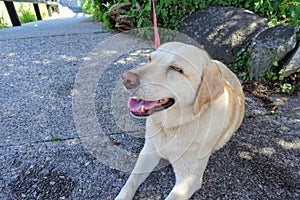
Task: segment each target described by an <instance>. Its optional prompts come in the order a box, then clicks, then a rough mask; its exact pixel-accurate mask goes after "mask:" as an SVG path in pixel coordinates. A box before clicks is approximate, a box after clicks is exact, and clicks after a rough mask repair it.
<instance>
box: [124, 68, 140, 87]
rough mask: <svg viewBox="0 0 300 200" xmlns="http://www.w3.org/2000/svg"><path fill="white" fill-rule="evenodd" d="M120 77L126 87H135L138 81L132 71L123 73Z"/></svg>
mask: <svg viewBox="0 0 300 200" xmlns="http://www.w3.org/2000/svg"><path fill="white" fill-rule="evenodd" d="M122 79H123V84H124V86H125V87H126V88H127V89H132V88H135V87H137V86H138V85H139V83H140V80H139V77H138V75H137V74H135V73H132V72H125V73H123V74H122Z"/></svg>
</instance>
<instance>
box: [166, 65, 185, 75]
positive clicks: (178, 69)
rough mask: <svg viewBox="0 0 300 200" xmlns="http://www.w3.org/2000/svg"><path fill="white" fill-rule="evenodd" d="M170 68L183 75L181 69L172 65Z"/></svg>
mask: <svg viewBox="0 0 300 200" xmlns="http://www.w3.org/2000/svg"><path fill="white" fill-rule="evenodd" d="M169 68H170V69H171V70H174V71H176V72H179V73H181V74H183V70H182V69H181V68H180V67H176V66H173V65H171V66H169Z"/></svg>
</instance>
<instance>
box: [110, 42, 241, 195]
mask: <svg viewBox="0 0 300 200" xmlns="http://www.w3.org/2000/svg"><path fill="white" fill-rule="evenodd" d="M150 58H151V59H150V62H149V63H148V64H147V65H146V66H144V67H140V68H137V69H134V70H131V71H130V72H132V73H134V74H136V75H137V76H138V77H139V85H138V87H136V88H134V89H130V90H129V92H131V93H132V96H135V97H138V98H140V99H144V100H149V101H150V100H151V101H152V100H159V99H163V98H173V99H174V100H175V104H174V105H173V106H172V107H170V108H168V109H165V110H162V111H159V112H154V113H153V114H152V115H150V116H149V117H148V118H147V122H146V135H145V145H144V147H143V149H142V151H141V153H140V156H139V158H138V160H137V163H136V166H135V168H134V169H133V171H132V173H131V175H130V177H129V179H128V180H127V182H126V184H125V186H124V187H123V188H122V190H121V192H120V193H119V195H118V196H117V197H116V198H115V199H116V200H121V199H122V200H130V199H132V198H133V196H134V194H135V192H136V190H137V188H138V186H139V185H140V184H141V183H142V182H143V181H144V180H145V179H146V178H147V176H148V175H149V173H150V172H151V171H152V170H153V169H154V167H155V166H156V165H157V164H158V162H159V160H160V159H161V158H163V159H167V160H169V161H170V163H171V164H172V167H173V169H174V172H175V175H176V184H175V186H174V188H173V189H172V191H171V192H170V194H169V195H168V196H167V198H166V200H185V199H189V198H190V197H191V196H192V195H193V193H194V192H195V191H197V190H198V189H200V187H201V183H202V176H203V173H204V170H205V168H206V165H207V162H208V160H209V157H210V155H211V154H212V153H213V152H214V151H215V150H218V149H220V148H221V147H223V146H224V145H225V144H226V142H227V141H228V140H229V139H230V137H231V136H232V134H233V133H234V132H235V131H236V130H237V129H238V128H239V126H240V124H241V122H242V119H243V115H244V95H243V91H242V88H241V85H240V82H239V80H238V79H237V77H236V76H235V75H234V74H233V73H232V72H231V71H230V70H229V69H228V68H227V67H226V66H225V65H224V64H222V63H220V62H218V61H214V60H211V59H210V57H209V56H208V55H207V53H206V52H205V51H203V50H200V49H198V48H196V47H194V46H190V45H186V44H183V43H179V42H170V43H166V44H164V45H162V46H161V47H160V48H158V49H157V50H156V51H154V52H153V53H151V56H150ZM174 67H176V69H177V68H180V69H182V70H183V73H181V72H178V71H176V70H174Z"/></svg>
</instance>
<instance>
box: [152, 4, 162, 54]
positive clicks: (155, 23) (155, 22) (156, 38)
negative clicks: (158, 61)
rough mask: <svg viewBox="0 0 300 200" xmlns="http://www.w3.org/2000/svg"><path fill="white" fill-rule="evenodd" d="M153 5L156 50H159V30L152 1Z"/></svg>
mask: <svg viewBox="0 0 300 200" xmlns="http://www.w3.org/2000/svg"><path fill="white" fill-rule="evenodd" d="M152 5H153V26H154V41H155V48H156V49H157V48H158V47H159V46H160V39H159V34H158V30H157V20H156V12H155V4H154V0H152Z"/></svg>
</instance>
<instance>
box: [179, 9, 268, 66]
mask: <svg viewBox="0 0 300 200" xmlns="http://www.w3.org/2000/svg"><path fill="white" fill-rule="evenodd" d="M266 28H267V19H266V18H262V17H260V16H258V15H257V14H254V13H253V12H250V11H246V10H245V11H241V10H240V9H239V8H234V7H220V6H214V7H209V8H207V9H206V10H205V11H203V12H195V13H194V14H192V15H190V16H189V17H187V18H186V19H185V21H184V22H183V23H182V25H181V26H180V28H179V31H180V32H181V33H184V34H186V35H188V36H189V37H191V38H193V39H194V40H196V41H197V42H198V43H200V44H201V45H203V46H204V47H205V50H206V51H207V52H208V53H209V55H210V56H211V57H212V58H213V59H217V60H220V61H222V62H223V63H225V64H230V63H233V62H234V60H235V56H236V54H237V52H239V51H240V50H242V49H244V48H245V47H246V46H247V44H248V43H249V42H250V41H251V40H252V39H253V38H254V37H255V36H256V35H257V34H258V33H259V32H261V31H263V30H264V29H266Z"/></svg>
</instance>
